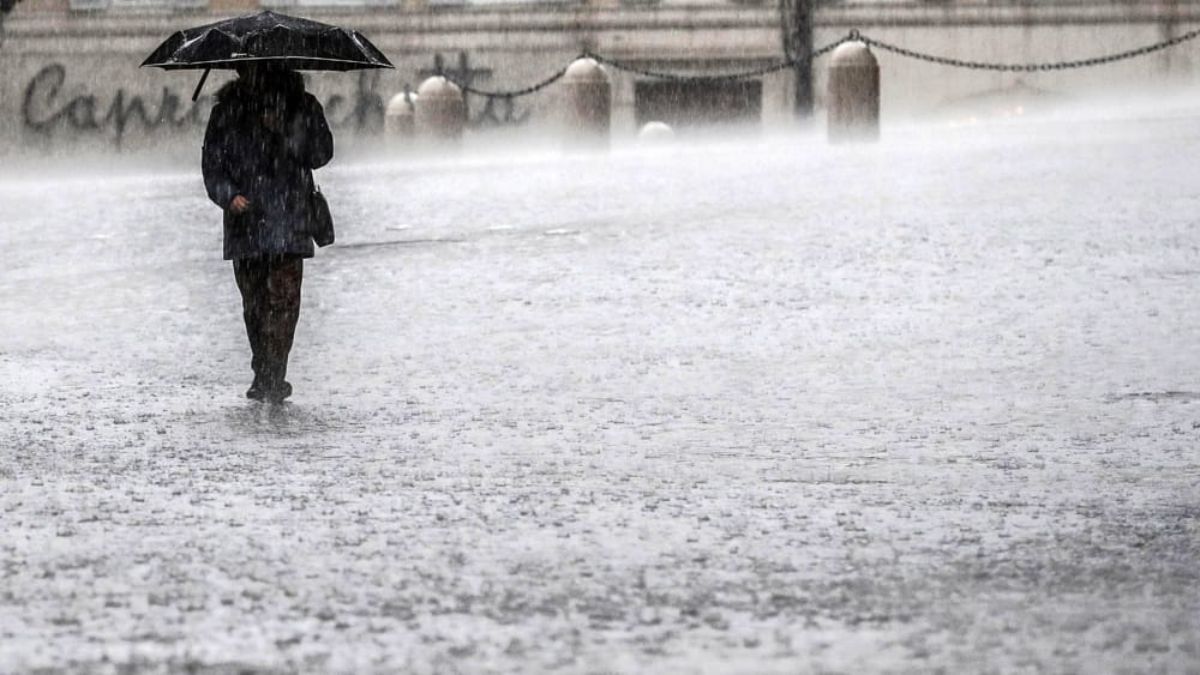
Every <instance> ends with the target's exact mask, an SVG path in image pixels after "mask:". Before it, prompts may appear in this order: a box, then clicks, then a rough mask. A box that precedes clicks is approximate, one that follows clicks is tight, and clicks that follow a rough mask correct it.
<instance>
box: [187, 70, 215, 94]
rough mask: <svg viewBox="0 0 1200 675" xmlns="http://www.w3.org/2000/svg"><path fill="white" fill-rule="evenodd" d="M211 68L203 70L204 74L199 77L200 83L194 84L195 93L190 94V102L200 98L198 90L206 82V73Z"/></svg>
mask: <svg viewBox="0 0 1200 675" xmlns="http://www.w3.org/2000/svg"><path fill="white" fill-rule="evenodd" d="M210 70H212V69H211V68H205V69H204V74H203V75H201V76H200V81H199V82H197V83H196V91H193V92H192V101H195V100H196V99H198V98H200V90H201V89H203V88H204V83H205V82H207V81H208V72H209V71H210Z"/></svg>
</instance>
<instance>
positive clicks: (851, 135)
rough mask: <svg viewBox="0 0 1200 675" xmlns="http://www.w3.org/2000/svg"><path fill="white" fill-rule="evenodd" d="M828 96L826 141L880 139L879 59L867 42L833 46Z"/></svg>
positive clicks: (840, 141)
mask: <svg viewBox="0 0 1200 675" xmlns="http://www.w3.org/2000/svg"><path fill="white" fill-rule="evenodd" d="M828 98H829V103H828V116H829V119H828V125H829V142H831V143H844V142H855V141H877V140H879V62H878V61H876V60H875V55H874V54H872V53H871V50H870V49H869V48H868V47H867V45H865V44H863V43H862V42H847V43H846V44H844V45H842V46H840V47H838V48H837V49H835V50H833V56H832V57H831V58H830V60H829V90H828Z"/></svg>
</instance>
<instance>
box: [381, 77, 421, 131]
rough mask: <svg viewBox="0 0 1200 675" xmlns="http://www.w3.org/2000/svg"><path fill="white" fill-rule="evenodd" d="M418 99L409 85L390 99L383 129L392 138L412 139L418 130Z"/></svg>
mask: <svg viewBox="0 0 1200 675" xmlns="http://www.w3.org/2000/svg"><path fill="white" fill-rule="evenodd" d="M416 101H417V95H416V94H414V93H412V91H410V90H409V89H408V87H407V86H405V87H404V91H403V92H401V93H399V94H396V95H395V96H393V97H392V100H390V101H388V104H387V112H386V113H384V117H383V129H384V131H385V132H386V134H387V137H388V138H389V139H392V140H399V139H404V140H407V139H410V138H412V137H413V134H414V133H415V132H416V120H414V119H413V118H414V116H415V115H416Z"/></svg>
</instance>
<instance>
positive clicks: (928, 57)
mask: <svg viewBox="0 0 1200 675" xmlns="http://www.w3.org/2000/svg"><path fill="white" fill-rule="evenodd" d="M1197 37H1200V29H1198V30H1193V31H1188V32H1187V33H1184V34H1183V35H1180V36H1178V37H1174V38H1171V39H1170V40H1163V41H1162V42H1156V43H1154V44H1152V45H1147V46H1145V47H1138V48H1137V49H1130V50H1128V51H1124V52H1117V53H1115V54H1109V55H1107V56H1097V57H1093V58H1090V59H1079V60H1075V61H1055V62H1050V63H988V62H984V61H967V60H963V59H954V58H949V57H945V56H938V55H936V54H926V53H923V52H918V51H913V50H911V49H905V48H904V47H898V46H896V45H893V44H889V43H887V42H883V41H880V40H876V39H875V38H871V37H867V36H865V35H861V34H859V32H858V31H857V30H852V31H850V36H849V37H848V38H847V40H856V41H859V42H862V43H863V44H865V45H867V46H869V47H878V48H879V49H882V50H883V51H887V52H891V53H893V54H897V55H899V56H904V57H908V58H910V59H917V60H918V61H926V62H928V63H936V64H938V65H943V66H951V67H954V68H968V69H971V70H993V71H1003V72H1010V73H1012V72H1016V73H1033V72H1044V71H1052V70H1071V69H1074V68H1090V67H1093V66H1103V65H1107V64H1109V63H1116V62H1117V61H1124V60H1126V59H1133V58H1137V57H1139V56H1145V55H1147V54H1153V53H1154V52H1158V51H1162V50H1164V49H1170V48H1171V47H1175V46H1177V45H1181V44H1183V43H1184V42H1188V41H1189V40H1194V39H1196V38H1197Z"/></svg>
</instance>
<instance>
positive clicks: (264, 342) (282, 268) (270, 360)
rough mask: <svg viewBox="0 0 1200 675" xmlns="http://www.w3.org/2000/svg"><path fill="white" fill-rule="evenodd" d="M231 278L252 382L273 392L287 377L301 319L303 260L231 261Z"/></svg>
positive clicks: (276, 258)
mask: <svg viewBox="0 0 1200 675" xmlns="http://www.w3.org/2000/svg"><path fill="white" fill-rule="evenodd" d="M233 276H234V278H236V279H237V285H238V290H239V291H241V293H242V316H243V317H244V318H245V319H246V337H248V338H250V352H251V354H252V355H253V356H252V358H251V360H250V367H251V368H253V369H254V381H255V383H256V384H259V385H261V386H263V387H266V388H268V389H274V388H276V387H278V386H279V385H280V384H281V383H282V382H283V381H284V378H286V377H287V364H288V353H289V352H291V351H292V339H293V338H294V337H295V335H296V322H297V321H298V320H299V319H300V283H301V281H303V278H304V260H303V259H302V258H298V257H295V256H270V257H265V258H243V259H241V260H234V261H233Z"/></svg>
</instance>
